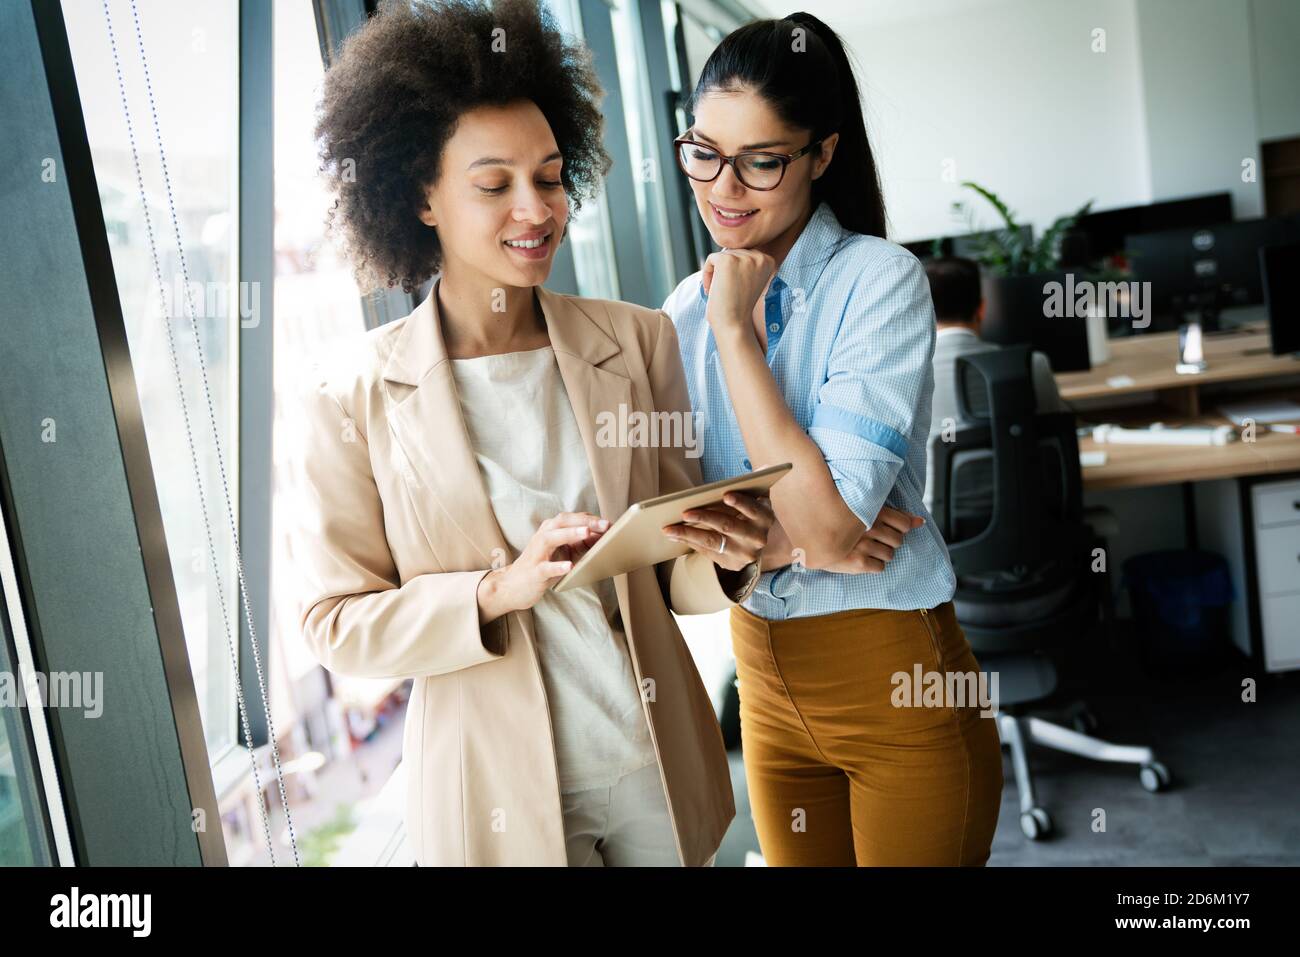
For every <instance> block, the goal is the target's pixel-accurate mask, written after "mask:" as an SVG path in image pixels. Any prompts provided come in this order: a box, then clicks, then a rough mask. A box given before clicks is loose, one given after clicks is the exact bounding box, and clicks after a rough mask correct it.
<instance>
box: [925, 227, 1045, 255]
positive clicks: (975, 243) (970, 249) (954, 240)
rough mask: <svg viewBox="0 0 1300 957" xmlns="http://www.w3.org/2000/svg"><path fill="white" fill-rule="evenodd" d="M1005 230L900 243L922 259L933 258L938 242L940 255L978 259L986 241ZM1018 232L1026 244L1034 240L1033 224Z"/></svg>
mask: <svg viewBox="0 0 1300 957" xmlns="http://www.w3.org/2000/svg"><path fill="white" fill-rule="evenodd" d="M1004 232H1006V230H1004V229H986V230H982V231H981V232H977V233H964V234H962V235H960V236H934V237H931V238H929V239H914V240H912V241H911V242H907V243H901V244H900V245H902V246H903V248H904V249H907V250H909V251H910V252H911V253H912V255H913V256H915V257H916V258H917V259H920V260H926V259H933V258H934V246H935V243H938V244H939V247H940V255H942V256H961V257H962V258H964V259H974V260H976V261H978V260H979V258H980V255H981V253H982V252H983V248H984V245H985V243H986V242H987V241H988V240H990V239H993V238H995V237H997V236H999V235H1000V234H1002V233H1004ZM1017 232H1018V234H1019V236H1020V238H1021V241H1022V242H1024V243H1025V244H1026V245H1028V244H1029V243H1032V242H1033V241H1034V227H1033V226H1030V225H1024V226H1021V227H1019V229H1018V230H1017Z"/></svg>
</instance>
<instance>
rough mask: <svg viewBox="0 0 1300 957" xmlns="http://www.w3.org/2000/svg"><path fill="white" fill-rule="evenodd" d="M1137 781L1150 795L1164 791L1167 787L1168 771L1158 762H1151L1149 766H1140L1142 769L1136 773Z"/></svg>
mask: <svg viewBox="0 0 1300 957" xmlns="http://www.w3.org/2000/svg"><path fill="white" fill-rule="evenodd" d="M1138 780H1139V781H1141V782H1142V786H1143V787H1144V788H1146V789H1147V790H1148V791H1150V792H1151V793H1152V794H1155V793H1156V792H1157V791H1164V790H1166V789H1167V788H1168V787H1169V781H1170V777H1169V769H1168V768H1167V767H1165V766H1164V765H1163V764H1161V763H1160V762H1159V761H1152V762H1151V763H1150V764H1144V765H1142V769H1141V770H1140V771H1138Z"/></svg>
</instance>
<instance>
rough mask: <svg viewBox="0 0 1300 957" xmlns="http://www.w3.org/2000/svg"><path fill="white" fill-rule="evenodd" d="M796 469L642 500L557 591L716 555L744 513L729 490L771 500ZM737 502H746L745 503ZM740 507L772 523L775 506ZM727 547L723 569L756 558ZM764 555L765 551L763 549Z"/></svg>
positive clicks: (720, 559)
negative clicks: (670, 531)
mask: <svg viewBox="0 0 1300 957" xmlns="http://www.w3.org/2000/svg"><path fill="white" fill-rule="evenodd" d="M792 467H793V466H792V465H791V464H790V463H789V462H785V463H783V464H781V465H772V466H769V467H767V468H764V469H758V470H757V471H754V472H750V473H748V474H746V475H738V476H735V477H733V478H729V479H722V480H720V481H717V482H710V483H708V484H707V485H700V486H697V487H696V488H690V489H683V490H681V491H679V492H671V493H669V494H667V495H660V496H658V497H656V498H651V499H646V500H645V501H643V502H637V503H636V504H635V505H633V506H632V507H631V508H629V509H628V510H627V511H626V512H624V513H623V514H622V515H621V516H620V517H619V519H618V521H616V522H615V523H614V524H613V526H611V527H610V528H609V530H608V531H605V532H603V533H602V534H601V536H600V540H599V541H597V542H596V543H595V544H594V545H593V546H592V547H591V548H590V549H589V550H588V551H587V552H586V554H585V555H583V556H582V558H581V559H579V561H578V563H577V564H576V565H574V566H573V568H572V569H571V570H570V571H569V573H568V574H567V575H565V576H564V577H563V578H561V579H560V580H559V581H558V582H556V584H555V591H557V592H562V591H567V590H568V589H570V588H577V587H581V586H583V585H589V584H591V583H592V582H597V581H601V580H602V579H605V578H612V577H614V576H615V575H623V574H626V573H627V572H630V571H634V570H635V569H638V568H644V567H646V566H648V565H657V564H658V563H659V562H662V561H665V560H667V559H669V558H676V557H677V556H679V555H685V554H686V553H687V552H690V551H691V550H692V548H693V547H698V548H699V550H701V551H706V552H712V551H713V550H714V546H715V545H722V542H723V538H724V536H725V534H726V532H725V529H726V525H727V522H728V520H734V513H731V511H730V510H731V509H733V508H736V512H737V513H740V514H744V513H743V512H741V510H740V509H739V508H737V507H736V506H732V505H728V504H727V503H725V502H724V496H726V495H727V493H728V492H740V493H745V494H747V495H750V496H765V494H766V493H767V491H768V490H769V489H771V487H772V486H773V485H774V484H775V483H776V482H777V481H779V480H780V479H781V478H782V477H783V476H784V475H785V474H786V473H787V472H789V471H790V469H791V468H792ZM737 501H738V502H740V500H739V499H738V500H737ZM740 504H744V505H745V506H746V507H748V508H750V509H751V510H755V509H762V508H766V509H767V510H768V513H769V514H768V518H769V521H770V508H771V507H770V505H768V506H763V505H754V504H750V503H748V502H743V503H740ZM685 512H693V513H695V514H696V518H695V519H694V520H692V519H691V518H688V517H687V516H685V515H684V514H683V513H685ZM719 526H721V528H720V527H719ZM665 527H673V528H676V529H677V530H678V532H679V540H677V541H674V540H673V539H671V538H669V537H668V536H667V535H666V534H665V533H664V529H665ZM751 546H752V543H751ZM722 547H723V549H724V550H723V551H721V552H719V553H717V554H710V557H711V558H713V559H714V561H715V562H717V563H718V564H719V565H720V566H721V567H723V568H728V569H736V568H743V567H744V566H745V565H747V564H749V562H750V561H751V560H752V558H751V557H749V556H748V552H749V551H752V547H751V548H750V549H743V550H741V554H739V555H737V554H735V553H733V554H732V555H731V556H730V557H728V555H727V552H726V550H725V549H726V548H727V547H730V546H727V545H722ZM758 551H760V552H761V551H762V547H761V545H760V546H759V548H758Z"/></svg>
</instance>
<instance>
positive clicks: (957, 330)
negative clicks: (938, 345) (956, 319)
mask: <svg viewBox="0 0 1300 957" xmlns="http://www.w3.org/2000/svg"><path fill="white" fill-rule="evenodd" d="M960 334H965V335H968V336H976V333H975V330H974V329H967V328H966V327H965V326H940V327H939V329H938V330H936V332H935V335H939V336H955V335H960ZM976 338H979V337H978V336H976Z"/></svg>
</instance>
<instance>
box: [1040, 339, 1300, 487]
mask: <svg viewBox="0 0 1300 957" xmlns="http://www.w3.org/2000/svg"><path fill="white" fill-rule="evenodd" d="M1204 343H1205V359H1206V362H1207V363H1208V368H1207V369H1206V370H1205V371H1204V372H1202V373H1200V374H1198V375H1191V376H1188V375H1179V374H1178V373H1177V372H1175V371H1174V363H1175V362H1176V361H1177V359H1178V333H1176V332H1157V333H1150V334H1142V335H1137V336H1130V337H1127V338H1123V339H1112V340H1110V353H1111V355H1110V360H1109V361H1108V362H1106V363H1104V364H1102V365H1100V366H1097V367H1096V368H1094V369H1090V370H1089V371H1087V372H1065V373H1061V374H1059V375H1057V376H1056V384H1057V388H1058V389H1059V390H1060V393H1061V398H1063V399H1064V400H1065V401H1066V402H1073V401H1075V400H1078V399H1104V398H1110V397H1120V396H1129V395H1132V394H1133V393H1137V392H1154V393H1155V404H1149V405H1143V406H1129V407H1126V408H1123V409H1115V410H1113V411H1112V410H1104V411H1103V410H1096V411H1095V412H1091V413H1089V412H1085V413H1081V414H1082V415H1085V416H1086V417H1087V418H1088V419H1090V420H1094V421H1103V420H1104V421H1108V422H1115V423H1117V424H1119V425H1124V426H1127V427H1129V428H1139V427H1141V426H1144V425H1147V424H1149V423H1151V422H1164V423H1165V424H1166V425H1168V426H1171V427H1172V426H1175V425H1203V426H1205V425H1208V426H1214V425H1224V424H1231V423H1229V422H1228V420H1227V419H1225V418H1224V417H1223V416H1221V415H1219V414H1218V413H1217V412H1216V411H1214V409H1213V408H1208V409H1202V408H1201V395H1200V387H1201V386H1204V385H1212V384H1215V383H1223V382H1241V381H1249V380H1252V379H1265V378H1269V377H1273V376H1286V375H1295V376H1298V377H1300V360H1298V359H1296V358H1294V357H1292V356H1274V355H1272V354H1271V353H1270V351H1269V334H1268V330H1267V328H1261V327H1259V326H1254V327H1248V328H1247V329H1246V330H1245V331H1238V332H1235V333H1231V334H1229V335H1223V336H1210V337H1207V338H1206V339H1205V340H1204ZM1118 377H1123V379H1122V380H1121V381H1119V382H1116V381H1115V380H1116V379H1117V378H1118ZM1267 398H1289V399H1294V400H1296V401H1300V384H1297V387H1296V388H1295V389H1290V390H1287V389H1282V390H1278V389H1272V390H1269V391H1268V392H1266V393H1263V394H1261V395H1258V396H1254V395H1235V396H1233V397H1232V399H1231V400H1225V401H1232V402H1234V403H1241V402H1249V401H1252V400H1254V399H1261V400H1263V399H1267ZM1219 401H1220V400H1218V399H1216V400H1215V404H1218V402H1219ZM1079 451H1080V452H1085V451H1102V452H1105V453H1106V464H1105V465H1096V466H1089V467H1087V468H1085V469H1084V470H1083V484H1084V488H1087V489H1106V488H1137V487H1141V486H1149V485H1166V484H1175V483H1182V482H1200V481H1206V480H1210V479H1221V478H1236V477H1239V476H1245V475H1264V474H1268V473H1272V472H1294V471H1300V436H1295V435H1285V434H1282V433H1279V432H1270V431H1268V430H1267V427H1266V426H1261V427H1258V428H1257V429H1256V435H1255V441H1253V442H1233V443H1231V444H1229V445H1225V446H1213V445H1211V446H1204V445H1201V446H1180V445H1113V444H1106V443H1097V442H1094V441H1093V440H1092V439H1091V438H1081V439H1080V440H1079Z"/></svg>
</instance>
